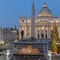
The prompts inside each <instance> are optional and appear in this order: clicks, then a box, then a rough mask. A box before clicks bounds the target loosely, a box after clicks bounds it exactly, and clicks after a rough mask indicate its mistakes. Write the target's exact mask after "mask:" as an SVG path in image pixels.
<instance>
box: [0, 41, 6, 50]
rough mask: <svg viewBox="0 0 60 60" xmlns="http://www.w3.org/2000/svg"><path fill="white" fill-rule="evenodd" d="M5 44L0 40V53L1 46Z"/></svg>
mask: <svg viewBox="0 0 60 60" xmlns="http://www.w3.org/2000/svg"><path fill="white" fill-rule="evenodd" d="M4 43H5V42H4V41H3V40H0V47H1V48H0V49H1V51H2V45H3V44H4Z"/></svg>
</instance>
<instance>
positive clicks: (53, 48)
mask: <svg viewBox="0 0 60 60" xmlns="http://www.w3.org/2000/svg"><path fill="white" fill-rule="evenodd" d="M58 40H59V38H58V31H57V26H56V23H55V22H54V23H53V30H52V33H51V51H52V53H56V52H57V44H56V43H57V42H58Z"/></svg>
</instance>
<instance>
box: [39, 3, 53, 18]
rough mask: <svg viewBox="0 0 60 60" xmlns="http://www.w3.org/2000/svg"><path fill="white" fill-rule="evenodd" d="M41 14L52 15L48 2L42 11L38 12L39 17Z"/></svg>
mask: <svg viewBox="0 0 60 60" xmlns="http://www.w3.org/2000/svg"><path fill="white" fill-rule="evenodd" d="M40 16H52V13H51V11H50V9H49V8H48V7H47V5H46V3H44V4H43V7H42V8H41V10H40V12H39V13H38V17H40Z"/></svg>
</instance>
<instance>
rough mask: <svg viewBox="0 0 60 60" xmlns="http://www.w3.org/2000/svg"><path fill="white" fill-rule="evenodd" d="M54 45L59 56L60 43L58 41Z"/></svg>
mask: <svg viewBox="0 0 60 60" xmlns="http://www.w3.org/2000/svg"><path fill="white" fill-rule="evenodd" d="M56 45H57V49H58V50H57V53H58V54H59V50H60V41H58V42H57V43H56Z"/></svg>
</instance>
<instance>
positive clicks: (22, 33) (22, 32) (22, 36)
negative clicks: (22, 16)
mask: <svg viewBox="0 0 60 60" xmlns="http://www.w3.org/2000/svg"><path fill="white" fill-rule="evenodd" d="M23 38H24V31H21V39H23Z"/></svg>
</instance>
